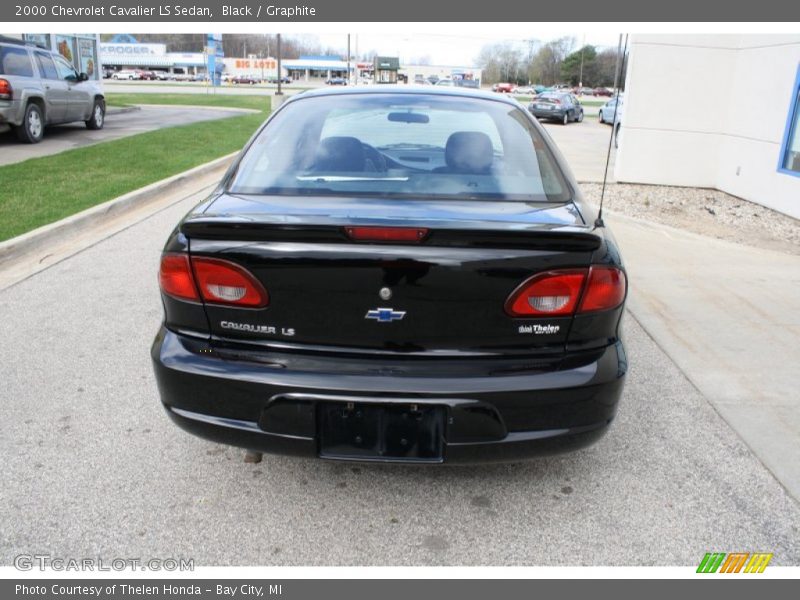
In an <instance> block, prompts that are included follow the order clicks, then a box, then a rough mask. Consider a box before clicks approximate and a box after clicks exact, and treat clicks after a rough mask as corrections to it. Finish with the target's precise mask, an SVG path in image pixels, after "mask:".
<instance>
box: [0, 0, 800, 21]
mask: <svg viewBox="0 0 800 600" xmlns="http://www.w3.org/2000/svg"><path fill="white" fill-rule="evenodd" d="M720 6H721V5H720V3H719V2H718V1H717V0H671V1H670V2H641V0H607V1H606V2H597V1H596V0H575V1H574V2H571V3H570V5H569V9H568V10H567V11H566V12H565V6H564V4H563V3H559V2H542V1H539V2H519V0H494V1H493V2H483V3H480V2H461V3H458V4H454V3H452V2H437V3H433V2H430V0H404V1H403V2H375V1H374V0H338V1H337V2H332V1H330V0H326V1H325V2H322V1H320V0H305V3H303V2H298V3H296V4H294V3H292V4H290V3H285V4H270V3H269V2H259V1H256V0H244V1H243V2H241V3H236V4H230V3H226V2H225V1H224V0H194V1H193V2H192V3H190V4H170V3H163V2H158V1H153V0H36V1H35V2H33V1H31V3H30V4H26V3H24V0H16V2H10V3H6V2H3V3H0V21H5V22H9V23H43V22H53V21H58V22H69V21H82V22H92V21H97V22H100V21H102V22H115V23H119V22H140V23H141V22H148V21H150V22H170V21H171V22H183V23H185V22H198V23H210V22H214V21H217V22H250V23H268V22H277V23H285V22H313V21H319V22H326V21H327V22H341V23H344V22H386V21H399V22H414V21H419V22H520V21H533V22H546V21H549V22H563V21H565V20H568V19H574V20H579V21H586V22H590V21H602V22H607V21H612V20H613V21H617V22H656V21H668V22H676V21H691V22H698V21H703V22H714V23H717V22H720V21H723V22H782V23H786V22H791V21H800V2H787V1H786V0H761V1H760V2H749V3H745V2H740V3H730V2H728V3H726V4H725V5H724V9H723V8H721V7H720Z"/></svg>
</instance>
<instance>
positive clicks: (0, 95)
mask: <svg viewBox="0 0 800 600" xmlns="http://www.w3.org/2000/svg"><path fill="white" fill-rule="evenodd" d="M13 96H14V90H13V88H12V87H11V84H10V83H9V82H8V80H7V79H0V100H11V99H12V98H13Z"/></svg>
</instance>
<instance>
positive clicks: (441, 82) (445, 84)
mask: <svg viewBox="0 0 800 600" xmlns="http://www.w3.org/2000/svg"><path fill="white" fill-rule="evenodd" d="M434 85H438V86H439V87H452V86H453V80H452V79H440V80H439V81H437V82H436V83H435V84H434Z"/></svg>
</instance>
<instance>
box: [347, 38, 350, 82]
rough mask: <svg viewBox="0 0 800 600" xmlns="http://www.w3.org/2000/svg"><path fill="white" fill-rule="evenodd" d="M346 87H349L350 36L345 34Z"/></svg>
mask: <svg viewBox="0 0 800 600" xmlns="http://www.w3.org/2000/svg"><path fill="white" fill-rule="evenodd" d="M347 85H350V34H349V33H348V34H347Z"/></svg>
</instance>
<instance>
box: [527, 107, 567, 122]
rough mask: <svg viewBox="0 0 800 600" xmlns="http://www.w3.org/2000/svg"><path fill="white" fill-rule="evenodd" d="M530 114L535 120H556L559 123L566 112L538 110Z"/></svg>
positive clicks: (533, 110)
mask: <svg viewBox="0 0 800 600" xmlns="http://www.w3.org/2000/svg"><path fill="white" fill-rule="evenodd" d="M530 113H531V114H532V115H533V116H534V117H536V118H537V119H558V120H559V121H560V120H561V119H563V118H564V114H565V113H566V111H564V110H560V109H559V110H538V109H532V110H531V111H530Z"/></svg>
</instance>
